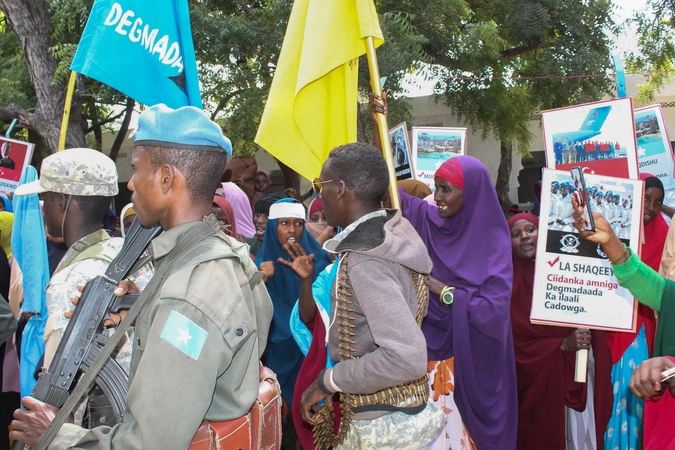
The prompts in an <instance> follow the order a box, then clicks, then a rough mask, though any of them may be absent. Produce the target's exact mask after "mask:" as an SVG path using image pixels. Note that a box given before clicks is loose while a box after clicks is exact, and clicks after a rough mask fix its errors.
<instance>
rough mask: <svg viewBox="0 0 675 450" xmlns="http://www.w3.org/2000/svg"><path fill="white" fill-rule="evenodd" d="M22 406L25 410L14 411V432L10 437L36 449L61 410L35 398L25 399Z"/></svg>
mask: <svg viewBox="0 0 675 450" xmlns="http://www.w3.org/2000/svg"><path fill="white" fill-rule="evenodd" d="M21 404H22V405H23V407H24V408H25V409H17V410H16V411H14V420H12V429H13V431H12V432H11V433H10V434H9V437H10V439H14V440H17V441H21V442H23V443H24V444H27V445H29V446H30V447H33V448H35V447H36V446H37V442H38V440H39V439H40V436H42V433H44V432H45V430H46V429H47V427H48V426H49V424H50V423H51V422H52V420H54V416H56V413H57V412H59V409H58V408H57V407H56V406H52V405H48V404H47V403H43V402H41V401H39V400H36V399H34V398H33V397H24V398H23V399H22V400H21Z"/></svg>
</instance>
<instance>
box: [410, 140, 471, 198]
mask: <svg viewBox="0 0 675 450" xmlns="http://www.w3.org/2000/svg"><path fill="white" fill-rule="evenodd" d="M412 144H413V145H412V159H413V167H414V168H415V179H416V180H419V181H421V182H423V183H424V184H426V185H427V186H429V187H430V188H431V190H432V191H433V190H435V189H436V186H435V185H434V173H436V169H438V168H439V167H440V166H441V164H443V162H445V160H447V159H450V158H453V157H455V156H459V155H463V154H464V153H465V151H466V128H450V127H413V128H412Z"/></svg>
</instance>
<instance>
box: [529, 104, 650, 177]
mask: <svg viewBox="0 0 675 450" xmlns="http://www.w3.org/2000/svg"><path fill="white" fill-rule="evenodd" d="M541 122H542V128H543V132H544V149H545V150H546V167H548V168H549V169H559V170H570V169H571V168H572V167H574V166H582V167H583V168H584V169H585V171H586V172H589V173H595V174H600V175H609V176H613V177H621V178H631V179H635V180H636V179H637V178H638V163H637V145H636V142H635V140H636V138H635V121H634V117H633V100H632V99H630V98H620V99H614V100H607V101H603V102H595V103H587V104H584V105H576V106H570V107H567V108H561V109H552V110H549V111H544V112H542V114H541Z"/></svg>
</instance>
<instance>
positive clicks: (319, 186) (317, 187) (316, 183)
mask: <svg viewBox="0 0 675 450" xmlns="http://www.w3.org/2000/svg"><path fill="white" fill-rule="evenodd" d="M333 181H343V180H342V178H335V179H333V180H326V181H321V180H319V179H318V178H314V180H312V189H314V192H315V193H316V194H321V191H322V190H323V186H324V185H325V184H328V183H332V182H333ZM345 184H347V183H345ZM347 186H349V185H348V184H347ZM349 187H351V186H349Z"/></svg>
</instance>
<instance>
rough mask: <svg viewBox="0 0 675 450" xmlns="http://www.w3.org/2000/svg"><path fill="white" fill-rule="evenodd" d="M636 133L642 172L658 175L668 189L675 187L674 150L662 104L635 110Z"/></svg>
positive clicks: (639, 164) (639, 163)
mask: <svg viewBox="0 0 675 450" xmlns="http://www.w3.org/2000/svg"><path fill="white" fill-rule="evenodd" d="M635 135H636V137H637V155H638V166H639V170H640V174H649V175H653V176H655V177H657V178H658V179H659V180H661V182H662V183H663V187H664V188H665V189H666V190H668V189H673V188H675V179H673V170H674V169H675V167H674V164H673V152H672V150H671V148H670V139H669V138H668V131H667V130H666V125H665V121H664V120H663V110H662V109H661V105H654V106H647V107H646V108H638V109H636V110H635Z"/></svg>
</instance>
